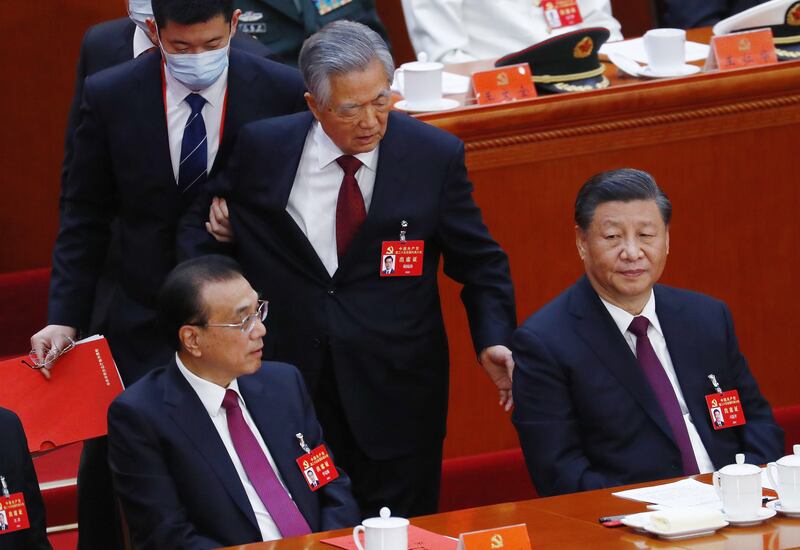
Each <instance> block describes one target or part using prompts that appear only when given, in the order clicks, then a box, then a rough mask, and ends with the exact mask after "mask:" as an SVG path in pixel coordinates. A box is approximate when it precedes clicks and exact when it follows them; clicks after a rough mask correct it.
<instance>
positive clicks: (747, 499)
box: [713, 453, 762, 519]
mask: <svg viewBox="0 0 800 550" xmlns="http://www.w3.org/2000/svg"><path fill="white" fill-rule="evenodd" d="M713 482H714V489H716V491H717V495H718V496H719V498H720V500H722V510H723V511H724V512H725V514H727V515H728V516H730V517H731V518H735V519H749V518H753V517H756V516H757V515H758V510H759V509H760V508H761V497H762V492H761V468H759V467H758V466H756V465H755V464H745V463H744V454H742V453H739V454H737V455H736V464H729V465H727V466H725V467H724V468H721V469H720V470H719V471H718V472H714V476H713Z"/></svg>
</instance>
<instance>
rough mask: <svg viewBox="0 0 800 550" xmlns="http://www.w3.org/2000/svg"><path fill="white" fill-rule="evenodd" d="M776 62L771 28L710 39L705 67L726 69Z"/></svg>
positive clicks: (776, 57)
mask: <svg viewBox="0 0 800 550" xmlns="http://www.w3.org/2000/svg"><path fill="white" fill-rule="evenodd" d="M777 62H778V56H777V54H776V53H775V43H774V42H773V41H772V30H771V29H760V30H757V31H748V32H737V33H733V34H726V35H722V36H715V37H713V38H712V39H711V52H710V53H709V55H708V60H707V61H706V69H717V68H718V69H719V70H721V71H728V70H730V69H738V68H741V67H756V66H758V65H772V64H773V63H777Z"/></svg>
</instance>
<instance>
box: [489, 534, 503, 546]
mask: <svg viewBox="0 0 800 550" xmlns="http://www.w3.org/2000/svg"><path fill="white" fill-rule="evenodd" d="M491 540H492V548H502V547H503V546H504V544H503V537H502V536H501V535H492V539H491Z"/></svg>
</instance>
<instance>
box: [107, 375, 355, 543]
mask: <svg viewBox="0 0 800 550" xmlns="http://www.w3.org/2000/svg"><path fill="white" fill-rule="evenodd" d="M238 384H239V391H240V392H241V395H242V398H243V399H244V401H245V404H246V405H247V409H248V411H249V412H250V415H251V416H252V418H253V421H254V422H255V424H256V426H257V427H258V431H259V432H260V434H261V436H262V437H263V438H264V442H265V443H266V445H267V448H268V449H269V452H270V454H271V455H272V457H273V459H274V460H275V463H276V465H277V468H278V472H279V473H280V476H281V478H282V479H283V481H284V482H285V484H286V487H287V489H288V491H289V493H290V494H291V495H292V498H293V499H294V501H295V503H296V504H297V506H298V508H299V509H300V512H301V513H302V514H303V517H304V518H305V519H306V521H307V522H308V524H309V526H310V527H311V529H312V531H325V530H329V529H340V528H343V527H352V526H353V525H355V524H357V523H358V521H359V516H358V507H357V505H356V503H355V500H353V496H352V495H351V493H350V480H349V478H348V477H347V475H346V474H345V473H344V472H342V471H341V470H340V471H339V477H338V478H337V479H335V480H333V481H331V482H330V483H329V484H328V485H326V486H325V487H323V488H321V489H319V490H318V491H316V492H312V491H311V489H309V488H308V485H307V484H306V482H305V477H304V475H303V472H302V471H301V470H300V468H299V467H298V466H297V463H296V462H295V460H296V459H297V458H299V457H300V456H302V455H303V454H304V451H303V450H302V449H301V448H300V445H299V443H298V440H297V438H296V437H295V434H297V433H302V434H303V436H304V438H305V441H306V443H307V444H308V446H309V447H310V448H312V449H313V448H315V447H316V446H317V445H320V444H321V443H323V439H322V432H321V430H320V427H319V423H318V422H317V418H316V416H315V414H314V408H313V406H312V405H311V402H310V400H309V397H308V394H307V392H306V389H305V385H304V384H303V380H302V378H301V376H300V374H299V373H298V372H297V369H295V368H294V367H292V366H291V365H286V364H283V363H269V362H267V363H263V364H262V366H261V369H260V370H259V371H258V372H257V373H255V374H252V375H249V376H243V377H240V378H239V379H238ZM108 444H109V462H110V464H111V470H112V472H113V476H114V487H115V489H116V492H117V494H118V495H119V498H120V501H121V502H122V507H123V510H124V512H125V519H126V520H127V522H128V525H129V527H130V532H131V538H132V541H133V546H134V547H135V548H143V549H145V548H152V549H154V550H155V549H162V548H193V549H194V548H198V549H199V548H217V547H220V546H234V545H239V544H245V543H250V542H257V541H260V540H261V533H260V531H259V529H258V524H257V523H256V518H255V514H254V513H253V509H252V507H251V506H250V502H249V501H248V499H247V494H246V493H245V490H244V487H243V486H242V483H241V480H240V479H239V477H238V474H237V473H236V468H235V467H234V465H233V462H231V459H230V456H229V455H228V452H227V450H226V448H225V445H224V443H223V442H222V439H220V437H219V434H218V432H217V430H216V428H215V427H214V424H213V423H212V421H211V418H210V417H209V416H208V412H207V410H206V409H205V407H204V406H203V403H202V401H200V398H199V397H198V396H197V394H196V393H195V391H194V389H192V387H191V386H190V385H189V383H188V382H187V381H186V379H185V378H184V377H183V375H182V374H181V372H180V371H179V370H178V366H177V365H176V364H175V361H174V360H173V361H172V363H170V364H169V365H167V366H166V367H162V368H160V369H157V370H155V371H152V372H151V373H149V374H148V375H147V376H145V377H144V378H142V379H141V380H140V381H139V382H137V383H136V384H134V385H133V386H131V387H130V388H128V389H127V390H125V392H123V393H122V394H121V395H119V396H118V397H117V398H116V399H115V400H114V402H113V403H112V404H111V407H110V408H109V411H108ZM329 452H330V449H329ZM334 459H335V457H334ZM334 463H335V460H334Z"/></svg>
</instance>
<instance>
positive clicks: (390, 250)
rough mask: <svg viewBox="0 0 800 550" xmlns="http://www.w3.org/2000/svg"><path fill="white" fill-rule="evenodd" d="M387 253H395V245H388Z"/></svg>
mask: <svg viewBox="0 0 800 550" xmlns="http://www.w3.org/2000/svg"><path fill="white" fill-rule="evenodd" d="M386 253H387V254H394V247H393V246H387V247H386Z"/></svg>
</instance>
